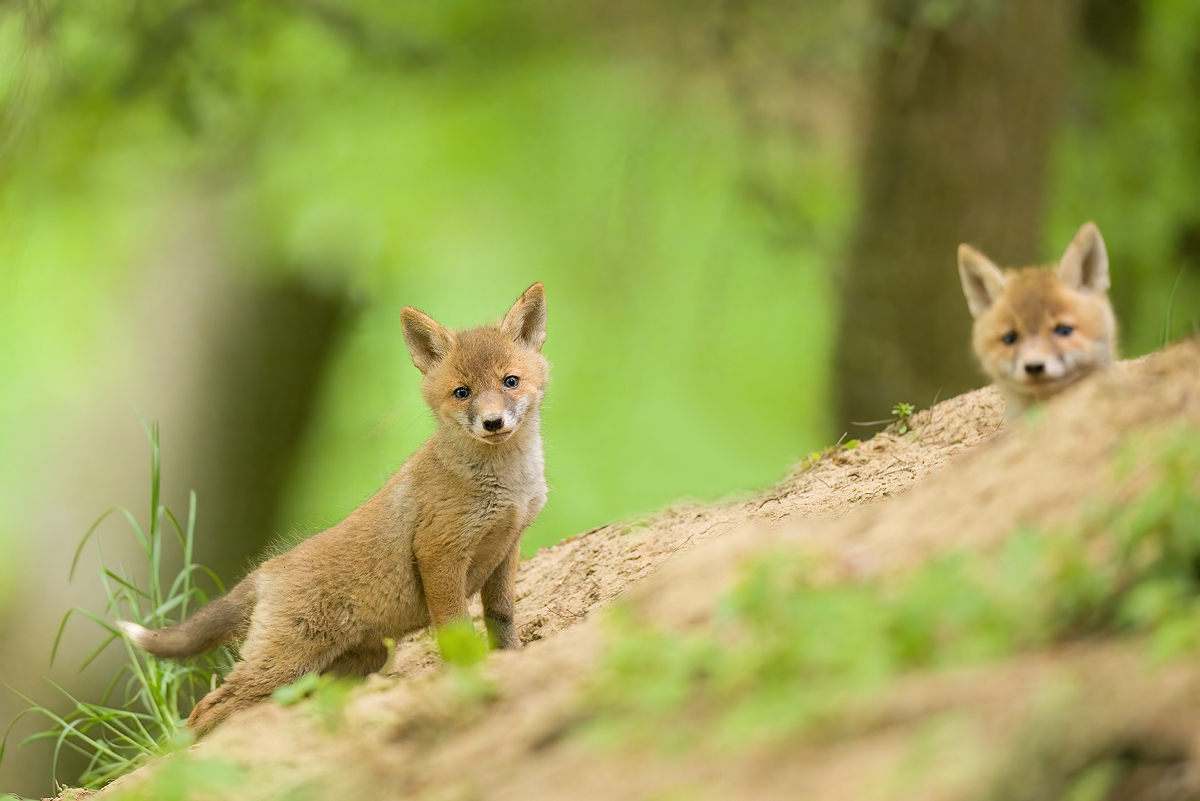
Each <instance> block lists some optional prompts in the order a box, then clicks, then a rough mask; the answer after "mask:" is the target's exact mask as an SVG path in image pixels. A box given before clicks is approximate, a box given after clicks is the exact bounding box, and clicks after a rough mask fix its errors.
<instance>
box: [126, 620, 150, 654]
mask: <svg viewBox="0 0 1200 801" xmlns="http://www.w3.org/2000/svg"><path fill="white" fill-rule="evenodd" d="M117 628H119V629H120V630H121V631H123V632H125V636H126V637H128V638H129V639H130V641H131V642H133V644H134V645H136V646H138V647H139V648H145V647H146V641H147V640H148V639H150V636H151V635H152V634H154V632H152V631H150V629H148V628H146V627H145V626H139V625H138V624H137V623H130V622H129V621H128V620H118V621H117Z"/></svg>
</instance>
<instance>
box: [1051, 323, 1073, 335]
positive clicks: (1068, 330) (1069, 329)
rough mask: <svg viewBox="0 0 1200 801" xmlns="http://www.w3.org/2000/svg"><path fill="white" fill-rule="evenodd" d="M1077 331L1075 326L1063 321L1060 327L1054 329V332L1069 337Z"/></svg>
mask: <svg viewBox="0 0 1200 801" xmlns="http://www.w3.org/2000/svg"><path fill="white" fill-rule="evenodd" d="M1074 331H1075V326H1072V325H1067V324H1066V323H1063V324H1062V325H1060V326H1059V327H1058V328H1055V329H1054V333H1055V334H1057V335H1058V336H1060V337H1069V336H1071V334H1072V333H1073V332H1074Z"/></svg>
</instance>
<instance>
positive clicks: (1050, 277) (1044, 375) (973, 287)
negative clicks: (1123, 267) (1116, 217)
mask: <svg viewBox="0 0 1200 801" xmlns="http://www.w3.org/2000/svg"><path fill="white" fill-rule="evenodd" d="M958 271H959V276H960V278H961V279H962V284H963V292H964V294H965V295H966V296H967V305H968V306H969V308H970V310H971V314H972V315H973V316H974V318H975V327H974V333H973V336H972V344H973V345H974V348H975V355H976V356H977V357H979V362H980V364H981V365H982V366H983V369H984V371H985V372H986V373H987V374H988V375H989V376H991V377H992V379H993V380H994V381H995V382H996V384H997V386H998V387H999V388H1000V391H1001V392H1002V393H1003V394H1004V397H1005V400H1006V401H1007V403H1008V417H1009V419H1012V418H1014V417H1017V416H1018V415H1020V414H1021V413H1022V412H1024V411H1025V410H1026V409H1028V408H1029V407H1030V406H1031V405H1033V404H1034V403H1036V402H1038V401H1044V400H1046V399H1048V398H1050V397H1051V396H1053V395H1055V394H1057V393H1058V392H1061V391H1062V390H1063V389H1065V388H1067V387H1068V386H1070V385H1071V384H1074V383H1075V382H1076V381H1078V380H1080V379H1081V378H1084V377H1086V376H1088V375H1091V374H1092V373H1094V372H1096V371H1097V370H1103V369H1105V368H1107V367H1109V366H1110V365H1111V364H1112V363H1113V360H1114V359H1115V358H1116V355H1117V324H1116V317H1115V316H1114V314H1113V310H1112V305H1111V304H1110V303H1109V300H1108V288H1109V277H1108V253H1107V250H1106V248H1105V246H1104V239H1103V237H1101V235H1100V229H1099V228H1097V227H1096V225H1095V224H1094V223H1090V222H1089V223H1085V224H1084V225H1083V226H1082V227H1081V228H1080V229H1079V232H1078V233H1077V234H1076V235H1075V238H1074V239H1073V240H1071V244H1070V245H1069V246H1068V247H1067V250H1066V252H1065V253H1063V257H1062V259H1060V260H1059V262H1058V264H1057V265H1054V266H1052V267H1026V268H1022V269H1017V270H1001V269H1000V268H999V267H997V266H996V265H995V264H993V263H992V262H991V261H990V260H989V259H988V258H987V257H986V256H984V255H983V254H982V253H980V252H979V251H977V250H975V249H974V248H972V247H971V246H970V245H965V244H964V245H959V248H958Z"/></svg>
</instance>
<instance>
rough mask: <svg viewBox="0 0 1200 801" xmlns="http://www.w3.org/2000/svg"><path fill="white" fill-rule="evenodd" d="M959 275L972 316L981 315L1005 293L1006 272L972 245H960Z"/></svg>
mask: <svg viewBox="0 0 1200 801" xmlns="http://www.w3.org/2000/svg"><path fill="white" fill-rule="evenodd" d="M958 277H959V278H960V279H961V280H962V288H963V294H964V295H966V296H967V308H969V309H970V310H971V316H972V317H979V316H980V315H981V314H984V313H985V312H986V311H987V310H988V309H990V308H992V304H993V303H995V302H996V299H997V298H998V297H1000V296H1001V295H1003V294H1004V282H1005V278H1004V272H1003V271H1002V270H1001V269H1000V268H999V267H997V266H996V265H995V264H993V263H992V260H991V259H989V258H988V257H987V256H985V255H983V254H982V253H980V252H979V251H978V250H976V249H975V248H973V247H971V246H970V245H966V244H963V245H959V246H958Z"/></svg>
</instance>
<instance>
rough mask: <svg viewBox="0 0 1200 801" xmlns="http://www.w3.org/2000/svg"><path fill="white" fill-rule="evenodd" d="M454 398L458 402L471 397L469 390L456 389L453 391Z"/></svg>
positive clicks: (464, 388)
mask: <svg viewBox="0 0 1200 801" xmlns="http://www.w3.org/2000/svg"><path fill="white" fill-rule="evenodd" d="M454 397H456V398H458V399H459V400H466V399H467V398H469V397H471V390H469V389H467V388H466V387H459V388H458V389H456V390H454Z"/></svg>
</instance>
